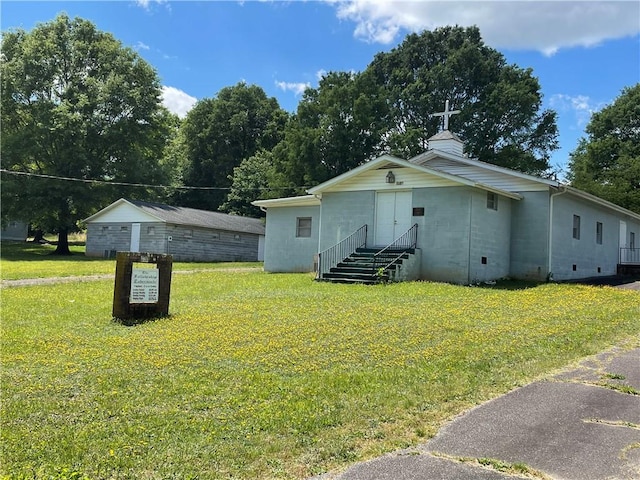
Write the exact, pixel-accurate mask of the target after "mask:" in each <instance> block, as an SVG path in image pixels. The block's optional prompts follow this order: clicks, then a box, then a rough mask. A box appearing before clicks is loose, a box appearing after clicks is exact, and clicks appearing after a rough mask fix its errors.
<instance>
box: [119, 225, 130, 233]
mask: <svg viewBox="0 0 640 480" xmlns="http://www.w3.org/2000/svg"><path fill="white" fill-rule="evenodd" d="M127 230H129V227H127V226H126V225H122V226H121V227H120V231H121V232H126V231H127Z"/></svg>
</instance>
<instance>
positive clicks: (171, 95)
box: [162, 86, 198, 118]
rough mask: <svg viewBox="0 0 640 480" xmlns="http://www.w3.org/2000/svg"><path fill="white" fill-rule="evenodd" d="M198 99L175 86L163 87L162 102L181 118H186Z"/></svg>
mask: <svg viewBox="0 0 640 480" xmlns="http://www.w3.org/2000/svg"><path fill="white" fill-rule="evenodd" d="M197 101H198V99H197V98H195V97H192V96H191V95H188V94H187V93H185V92H183V91H182V90H179V89H177V88H175V87H165V86H163V87H162V104H163V105H164V106H165V107H167V109H168V110H169V111H170V112H172V113H175V114H176V115H178V116H179V117H180V118H184V117H185V116H186V115H187V113H188V112H189V110H191V108H192V107H193V106H194V105H195V104H196V102H197Z"/></svg>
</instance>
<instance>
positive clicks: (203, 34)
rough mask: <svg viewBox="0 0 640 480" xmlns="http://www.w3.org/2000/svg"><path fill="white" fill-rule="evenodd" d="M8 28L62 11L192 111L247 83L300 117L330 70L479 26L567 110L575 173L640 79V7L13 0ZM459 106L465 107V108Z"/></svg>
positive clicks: (549, 99)
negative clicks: (588, 141) (417, 38)
mask: <svg viewBox="0 0 640 480" xmlns="http://www.w3.org/2000/svg"><path fill="white" fill-rule="evenodd" d="M0 8H1V10H0V26H1V28H2V30H3V31H4V30H7V29H10V28H23V29H25V30H30V29H32V28H33V27H34V26H35V25H36V24H37V23H39V22H47V21H50V20H52V19H53V18H55V16H56V15H57V14H58V13H60V12H66V13H67V14H68V15H70V16H71V17H75V16H78V17H82V18H85V19H88V20H90V21H92V22H93V23H94V24H96V26H97V27H98V28H99V29H100V30H103V31H107V32H111V33H112V34H113V35H114V36H115V37H116V38H117V39H118V40H120V41H121V42H122V43H123V44H124V45H125V46H128V47H131V48H133V49H135V50H136V51H138V53H139V54H140V55H141V56H142V57H143V58H145V60H147V61H148V62H149V63H150V64H151V65H152V66H153V67H154V68H155V69H156V70H157V72H158V74H159V77H160V79H161V82H162V84H163V86H164V101H165V104H166V105H167V106H168V107H169V108H170V109H171V110H172V111H174V112H176V113H178V114H179V115H182V116H183V115H184V114H185V113H186V112H187V111H188V109H189V108H190V107H191V106H192V105H193V104H194V102H195V101H196V100H197V99H202V98H212V97H214V96H215V95H216V94H217V92H218V91H219V90H220V89H222V88H224V87H226V86H231V85H235V84H236V83H238V82H240V81H245V82H247V83H249V84H257V85H259V86H261V87H262V88H263V89H264V90H265V92H266V93H267V94H268V95H269V96H274V97H276V98H277V99H278V102H279V103H280V106H281V107H282V108H285V109H287V110H289V111H295V109H296V106H297V104H298V102H299V100H300V98H301V92H302V90H303V89H304V87H305V86H312V87H315V86H317V83H318V78H319V76H321V75H322V73H323V72H327V71H351V70H353V71H361V70H363V69H364V68H366V66H367V65H368V64H369V63H370V62H371V61H372V59H373V57H374V55H375V54H376V53H378V52H381V51H389V50H391V49H392V48H394V47H396V46H397V45H398V44H399V43H401V42H402V40H403V39H404V37H405V35H406V34H407V33H409V32H413V31H421V30H423V29H425V28H426V29H433V28H436V27H439V26H442V25H454V24H458V25H464V26H468V25H474V24H475V25H478V26H479V28H480V31H481V33H482V35H483V38H484V40H485V42H486V43H487V44H488V45H490V46H492V47H493V48H496V49H497V50H499V51H500V52H501V53H503V55H505V57H506V59H507V62H509V63H515V64H516V65H518V66H520V67H522V68H532V69H533V73H534V75H535V76H537V77H538V78H539V80H540V84H541V88H542V93H543V95H544V107H545V108H553V109H554V110H556V111H557V113H558V127H559V130H560V144H561V149H560V150H559V151H557V152H556V153H555V154H554V156H553V158H552V165H554V166H559V167H561V168H563V167H564V166H565V164H566V162H567V159H568V155H569V153H570V152H571V151H572V150H574V149H575V147H576V146H577V143H578V140H579V138H580V137H582V136H584V127H585V125H586V124H587V122H588V121H589V116H590V114H591V113H592V112H594V111H597V110H600V109H601V108H602V107H603V106H605V105H607V104H610V103H611V102H613V100H614V99H615V98H616V97H617V96H618V95H619V94H620V92H621V90H622V89H623V88H624V87H626V86H632V85H635V84H636V83H638V82H640V2H637V1H619V2H598V1H581V2H564V1H548V2H540V1H535V2H534V1H522V0H520V1H466V2H463V1H439V2H435V1H403V2H401V1H389V0H350V1H336V0H326V1H308V2H306V1H289V2H277V1H204V2H192V1H172V2H168V1H165V0H161V1H157V0H130V1H129V0H125V1H110V2H98V1H73V2H59V1H46V2H34V1H11V0H9V1H7V0H4V1H3V2H2V5H1V7H0ZM453 107H455V106H453Z"/></svg>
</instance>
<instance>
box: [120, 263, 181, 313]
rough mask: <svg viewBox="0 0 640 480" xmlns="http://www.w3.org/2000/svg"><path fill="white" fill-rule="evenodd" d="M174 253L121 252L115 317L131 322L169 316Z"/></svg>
mask: <svg viewBox="0 0 640 480" xmlns="http://www.w3.org/2000/svg"><path fill="white" fill-rule="evenodd" d="M172 264H173V259H172V257H171V255H164V254H157V253H137V252H118V253H117V254H116V278H115V286H114V290H113V316H114V317H115V318H117V319H119V320H122V321H124V322H125V323H127V324H133V323H136V322H135V320H141V319H147V318H154V317H164V316H167V315H169V297H170V293H171V269H172Z"/></svg>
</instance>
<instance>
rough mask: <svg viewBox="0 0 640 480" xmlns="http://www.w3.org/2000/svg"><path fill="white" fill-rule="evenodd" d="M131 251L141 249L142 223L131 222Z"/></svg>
mask: <svg viewBox="0 0 640 480" xmlns="http://www.w3.org/2000/svg"><path fill="white" fill-rule="evenodd" d="M129 251H130V252H138V251H140V224H139V223H132V224H131V243H130V245H129Z"/></svg>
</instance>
